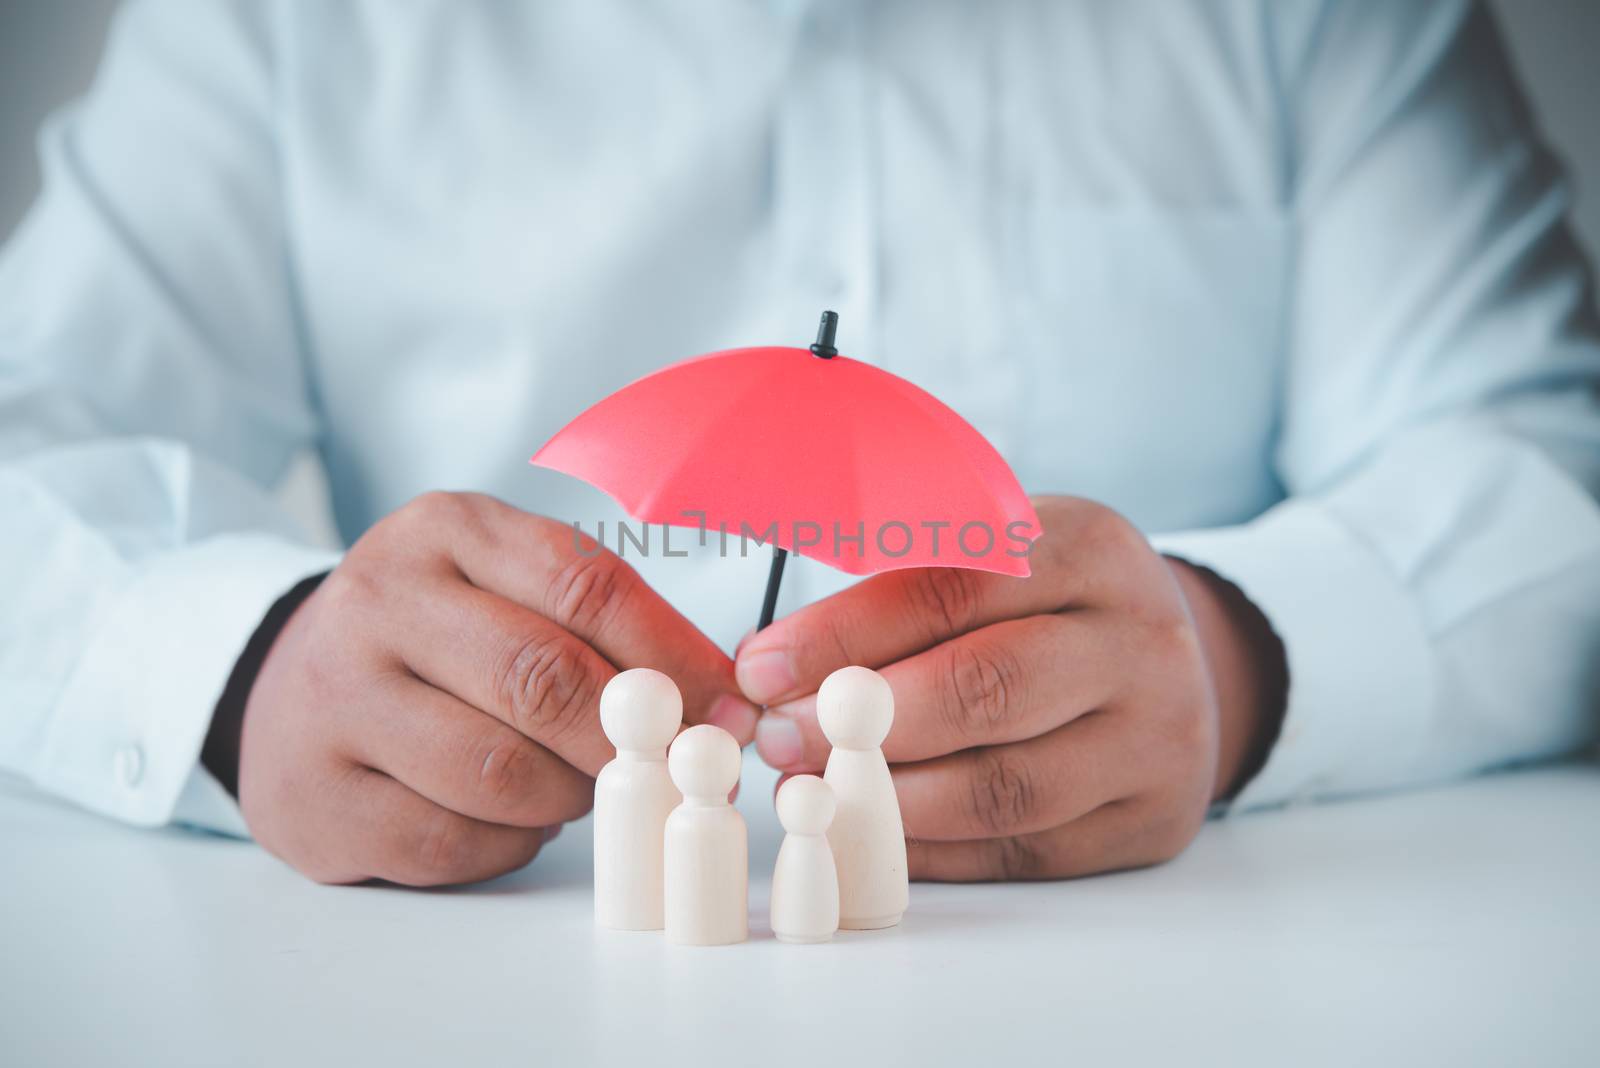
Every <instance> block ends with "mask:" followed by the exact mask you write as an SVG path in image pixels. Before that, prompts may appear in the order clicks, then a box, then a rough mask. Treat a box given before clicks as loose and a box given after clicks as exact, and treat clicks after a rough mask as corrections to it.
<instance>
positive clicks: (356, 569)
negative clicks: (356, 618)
mask: <svg viewBox="0 0 1600 1068" xmlns="http://www.w3.org/2000/svg"><path fill="white" fill-rule="evenodd" d="M312 597H314V598H316V600H317V601H318V602H320V603H321V604H323V605H327V606H328V607H329V608H330V609H332V610H333V611H335V612H338V613H339V614H341V615H348V614H350V613H360V612H366V611H369V610H371V609H372V608H373V607H374V606H376V605H378V604H379V603H381V602H382V600H383V583H382V581H380V579H379V577H378V575H377V574H376V573H375V572H374V571H373V570H372V569H371V568H369V567H364V566H362V563H361V560H360V559H359V558H356V559H349V558H346V559H345V560H344V561H342V562H341V563H340V564H339V566H338V567H336V568H334V569H333V570H332V571H331V572H329V574H328V577H327V578H325V579H323V580H322V584H321V585H320V586H318V587H317V589H316V592H315V593H313V594H312Z"/></svg>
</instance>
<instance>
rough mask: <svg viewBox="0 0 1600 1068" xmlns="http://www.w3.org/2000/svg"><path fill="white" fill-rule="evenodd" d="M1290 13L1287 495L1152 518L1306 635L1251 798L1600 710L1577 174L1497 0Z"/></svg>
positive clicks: (1585, 281)
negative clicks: (1554, 135) (1235, 513)
mask: <svg viewBox="0 0 1600 1068" xmlns="http://www.w3.org/2000/svg"><path fill="white" fill-rule="evenodd" d="M1265 6H1266V8H1267V9H1268V10H1269V12H1270V15H1269V22H1270V24H1271V25H1272V30H1273V33H1274V34H1275V37H1274V47H1276V48H1277V49H1278V50H1279V55H1278V56H1277V66H1278V69H1279V70H1280V71H1281V72H1282V78H1283V80H1284V84H1283V85H1282V87H1281V88H1282V92H1283V98H1284V100H1285V109H1286V119H1285V127H1286V129H1287V130H1288V131H1290V132H1289V134H1288V137H1289V141H1290V144H1289V146H1288V148H1287V158H1288V161H1289V168H1290V173H1291V175H1292V183H1291V184H1292V189H1293V194H1292V198H1293V202H1292V207H1291V210H1292V211H1293V213H1294V216H1295V226H1296V243H1297V252H1296V263H1295V281H1294V288H1293V294H1294V296H1293V308H1292V311H1291V314H1290V316H1289V321H1288V322H1289V325H1288V329H1287V331H1286V336H1285V340H1284V344H1285V348H1286V350H1287V351H1286V374H1285V380H1284V383H1283V400H1282V425H1281V427H1280V433H1279V436H1278V441H1277V446H1276V454H1275V467H1276V471H1277V474H1278V477H1279V478H1280V479H1281V481H1282V483H1283V486H1284V488H1285V491H1286V494H1287V499H1286V500H1285V501H1284V502H1283V503H1282V504H1280V505H1278V506H1277V507H1275V508H1273V509H1271V510H1270V511H1268V512H1267V513H1266V514H1264V515H1262V516H1260V517H1259V518H1257V519H1256V520H1255V521H1253V522H1250V523H1247V524H1244V525H1242V526H1238V527H1232V528H1226V529H1220V530H1209V531H1193V532H1182V533H1176V534H1172V535H1167V536H1161V537H1157V538H1155V539H1153V541H1154V543H1155V544H1156V545H1157V547H1158V548H1160V549H1162V550H1163V551H1165V552H1170V553H1172V554H1174V555H1177V556H1180V557H1184V558H1187V559H1190V560H1192V561H1194V562H1197V563H1201V564H1204V565H1206V566H1208V567H1211V568H1212V569H1213V570H1215V571H1217V572H1218V573H1220V574H1223V575H1225V576H1227V577H1228V578H1229V579H1231V580H1232V581H1233V582H1234V583H1235V584H1237V585H1238V586H1239V587H1240V588H1241V589H1242V590H1243V591H1244V592H1245V593H1246V595H1248V596H1249V597H1250V598H1251V599H1252V600H1253V601H1254V602H1255V603H1256V605H1257V606H1258V607H1260V608H1261V609H1262V611H1263V612H1264V613H1265V614H1266V616H1267V617H1268V619H1269V621H1270V622H1271V624H1272V626H1273V628H1274V629H1275V631H1276V632H1277V633H1278V635H1279V637H1280V638H1281V639H1282V640H1283V643H1284V647H1285V651H1286V654H1287V659H1288V666H1289V699H1288V707H1287V712H1286V716H1285V720H1284V725H1283V730H1282V732H1281V734H1280V736H1279V739H1278V742H1277V743H1276V745H1275V747H1274V750H1273V752H1272V753H1271V755H1270V756H1269V758H1268V761H1267V763H1266V765H1265V766H1264V767H1263V769H1262V771H1261V773H1260V774H1259V775H1258V776H1257V777H1256V778H1255V779H1254V780H1253V781H1252V782H1251V783H1249V784H1248V785H1247V786H1246V787H1245V789H1244V790H1243V792H1242V793H1241V794H1240V796H1239V798H1238V804H1239V805H1242V806H1251V805H1259V804H1271V803H1281V802H1285V801H1291V800H1298V799H1310V798H1319V797H1326V796H1333V795H1341V794H1350V793H1357V792H1363V791H1369V790H1381V789H1388V788H1393V787H1399V786H1405V785H1412V784H1416V783H1423V782H1429V781H1436V780H1442V779H1446V778H1450V777H1454V776H1459V775H1463V774H1466V773H1470V772H1473V771H1477V770H1481V769H1486V768H1490V767H1494V766H1497V765H1504V764H1508V763H1512V762H1517V761H1524V760H1532V759H1537V758H1541V757H1546V756H1550V755H1553V754H1558V753H1562V752H1565V751H1570V750H1572V749H1574V748H1576V747H1578V746H1579V745H1581V744H1583V743H1584V742H1586V741H1588V740H1590V739H1592V738H1593V737H1594V734H1595V726H1596V723H1595V714H1594V709H1593V698H1594V694H1595V685H1594V670H1595V665H1596V664H1597V663H1600V511H1597V509H1596V505H1595V492H1596V489H1597V487H1600V477H1597V476H1600V408H1597V406H1596V389H1597V386H1600V343H1597V336H1600V332H1597V329H1596V323H1595V318H1594V300H1593V293H1592V291H1591V288H1590V279H1589V277H1588V273H1587V270H1586V267H1585V265H1584V262H1583V259H1582V256H1581V254H1580V253H1579V251H1578V250H1577V248H1576V247H1575V245H1574V243H1573V240H1572V238H1571V236H1570V234H1569V232H1568V230H1567V228H1566V225H1565V222H1564V215H1565V212H1566V208H1567V206H1568V193H1567V188H1566V186H1565V185H1564V183H1563V182H1562V180H1561V176H1560V173H1559V168H1558V167H1557V165H1556V164H1555V162H1554V161H1553V159H1552V158H1551V156H1550V154H1549V153H1548V152H1547V151H1546V150H1545V149H1544V148H1543V147H1542V146H1541V144H1540V143H1539V141H1538V139H1537V136H1536V134H1535V131H1534V126H1533V122H1532V119H1531V117H1530V115H1529V114H1528V111H1527V109H1526V107H1525V105H1524V104H1523V102H1522V101H1521V99H1520V97H1519V96H1518V93H1517V91H1516V88H1515V85H1514V81H1513V78H1512V75H1511V72H1510V70H1509V69H1508V65H1507V62H1506V60H1505V57H1504V55H1503V53H1502V50H1501V46H1500V43H1499V41H1498V38H1497V35H1496V32H1495V29H1494V26H1493V24H1492V22H1491V20H1490V18H1489V16H1488V14H1487V13H1486V12H1485V11H1484V10H1483V9H1482V8H1481V7H1479V6H1477V5H1475V4H1470V3H1464V2H1446V3H1438V4H1430V5H1422V4H1417V5H1412V4H1338V5H1324V6H1318V7H1306V8H1294V9H1291V8H1289V7H1288V6H1283V7H1277V6H1275V5H1265Z"/></svg>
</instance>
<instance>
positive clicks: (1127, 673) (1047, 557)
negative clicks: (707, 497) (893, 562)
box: [736, 497, 1285, 880]
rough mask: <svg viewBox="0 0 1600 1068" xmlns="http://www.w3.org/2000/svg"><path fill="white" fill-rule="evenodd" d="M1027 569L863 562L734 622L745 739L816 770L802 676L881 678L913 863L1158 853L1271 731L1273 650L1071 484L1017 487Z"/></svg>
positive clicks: (919, 870)
mask: <svg viewBox="0 0 1600 1068" xmlns="http://www.w3.org/2000/svg"><path fill="white" fill-rule="evenodd" d="M1034 503H1035V505H1036V508H1037V510H1038V513H1039V518H1040V522H1041V524H1042V525H1043V528H1044V532H1045V533H1044V536H1043V537H1042V538H1041V539H1040V540H1039V541H1038V542H1036V543H1035V545H1034V548H1033V552H1032V558H1031V561H1030V562H1031V566H1032V572H1033V574H1032V575H1031V577H1029V578H1026V579H1018V578H1011V577H1007V576H1001V575H993V574H989V573H985V572H980V571H973V570H961V569H955V568H919V569H910V570H903V571H895V572H890V573H887V574H884V575H879V576H875V577H873V578H870V579H867V580H865V581H863V582H861V583H859V584H857V585H855V586H853V587H851V588H849V589H847V590H845V591H843V592H841V593H839V594H836V595H835V596H833V597H830V598H828V599H826V600H823V601H819V602H817V603H816V604H813V605H809V606H807V607H806V608H803V609H801V610H800V611H798V612H795V613H794V614H793V615H791V616H789V617H787V618H785V619H782V620H779V621H778V622H776V623H774V624H773V625H772V626H770V627H768V628H767V629H766V630H763V631H761V632H760V633H758V634H755V635H753V636H751V637H749V638H747V639H746V640H745V642H744V643H743V644H742V645H741V647H740V649H739V650H738V654H737V659H736V673H737V677H738V681H739V684H740V686H741V688H742V690H743V692H744V694H745V696H747V697H749V698H750V699H751V700H752V701H754V702H757V703H760V704H766V705H769V706H770V707H769V708H768V709H767V711H766V712H765V713H764V714H763V716H762V719H761V721H760V723H759V725H758V727H757V732H756V745H757V749H758V751H759V752H760V754H761V756H762V757H763V758H764V759H765V760H766V761H767V762H768V763H769V764H771V765H773V766H774V767H776V768H778V769H779V770H781V771H784V772H786V773H790V774H792V773H797V772H803V771H816V770H818V769H820V768H821V767H822V766H823V765H824V764H825V762H826V760H827V756H828V752H829V746H828V742H827V739H826V738H825V737H824V736H823V734H822V732H821V730H820V728H819V727H818V726H817V719H816V697H815V694H816V690H817V687H818V686H819V685H820V684H821V682H822V680H823V679H824V678H826V677H827V676H828V674H829V673H830V672H832V671H834V670H835V669H837V668H840V667H843V666H845V665H846V664H862V665H866V666H868V667H872V668H876V669H878V670H880V671H881V672H882V673H883V675H884V677H885V678H886V679H887V680H888V681H889V683H890V686H891V687H892V689H893V690H894V695H895V720H894V726H893V728H892V729H891V730H890V733H889V736H888V738H887V739H886V740H885V742H884V746H883V751H884V755H885V756H886V757H887V758H888V760H889V762H890V765H891V772H892V774H893V777H894V782H895V788H896V791H897V792H898V794H899V799H900V807H901V814H902V817H903V820H904V823H905V831H906V837H907V840H908V859H909V862H910V865H911V874H912V876H913V877H914V878H923V879H937V880H982V879H1038V878H1063V877H1069V876H1076V875H1083V874H1089V873H1093V872H1099V871H1106V870H1112V869H1118V868H1127V867H1137V866H1141V865H1147V864H1152V863H1156V862H1159V861H1163V860H1166V859H1169V858H1171V857H1173V856H1175V855H1176V854H1178V853H1179V852H1181V851H1182V850H1183V849H1184V848H1185V847H1186V846H1187V845H1188V843H1189V842H1190V840H1191V839H1193V837H1194V836H1195V834H1196V833H1197V831H1198V830H1199V828H1200V826H1201V824H1202V822H1203V821H1204V819H1205V816H1206V812H1207V810H1208V808H1209V806H1210V803H1211V802H1212V801H1213V800H1214V799H1216V798H1219V797H1223V796H1225V795H1227V794H1228V793H1229V792H1230V791H1231V790H1232V789H1234V788H1235V787H1236V786H1237V784H1238V783H1239V781H1240V780H1241V779H1242V778H1243V777H1245V776H1246V775H1247V774H1248V773H1249V771H1250V769H1251V768H1252V767H1253V766H1254V765H1255V764H1256V763H1258V762H1259V759H1260V758H1261V756H1262V754H1263V753H1264V749H1265V747H1266V746H1267V745H1268V744H1270V741H1271V736H1272V733H1273V731H1274V730H1275V727H1276V722H1277V717H1278V715H1279V710H1280V708H1281V704H1282V700H1283V689H1284V686H1285V682H1284V680H1283V671H1284V669H1283V653H1282V650H1281V648H1280V647H1279V645H1278V642H1277V639H1276V638H1275V637H1273V635H1272V633H1271V630H1270V628H1269V627H1268V626H1267V624H1266V621H1265V620H1264V619H1263V618H1262V617H1261V615H1260V613H1259V612H1258V611H1256V609H1255V608H1254V607H1253V606H1252V605H1250V604H1249V602H1248V601H1246V600H1245V599H1244V598H1243V596H1242V595H1241V594H1239V592H1238V591H1237V590H1235V589H1233V588H1232V587H1231V586H1230V585H1228V584H1227V583H1225V582H1223V581H1222V580H1220V579H1218V578H1217V577H1216V576H1214V575H1212V574H1210V573H1209V572H1205V571H1202V570H1199V569H1196V568H1192V567H1190V566H1189V565H1187V564H1185V563H1183V562H1181V561H1177V560H1170V559H1166V558H1163V557H1162V556H1160V555H1159V554H1157V553H1156V552H1155V551H1154V550H1153V549H1152V548H1151V546H1150V544H1149V542H1148V541H1147V540H1146V539H1145V538H1144V536H1143V535H1141V534H1140V533H1139V531H1138V530H1136V529H1135V528H1134V527H1133V526H1132V525H1131V524H1129V523H1128V522H1127V521H1126V520H1124V519H1123V518H1122V517H1121V516H1119V515H1117V514H1116V513H1115V512H1113V511H1111V510H1110V509H1107V508H1105V507H1103V506H1100V505H1097V504H1094V503H1092V502H1089V501H1084V500H1079V499H1074V498H1067V497H1049V498H1039V499H1036V500H1035V502H1034Z"/></svg>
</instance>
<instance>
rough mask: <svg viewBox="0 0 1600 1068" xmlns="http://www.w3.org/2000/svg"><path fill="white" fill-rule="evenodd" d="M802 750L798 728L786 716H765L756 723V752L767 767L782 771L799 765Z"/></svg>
mask: <svg viewBox="0 0 1600 1068" xmlns="http://www.w3.org/2000/svg"><path fill="white" fill-rule="evenodd" d="M804 748H805V747H804V746H803V745H802V744H801V742H800V728H799V727H797V726H796V725H795V722H794V720H792V719H789V718H788V717H787V716H774V715H765V716H762V717H761V719H760V720H759V721H758V722H757V723H756V752H757V753H760V754H761V759H762V760H765V761H766V762H767V764H768V765H769V766H771V767H774V768H778V769H779V770H782V769H783V768H787V767H790V766H791V765H794V764H798V763H800V757H801V756H802V755H803V753H804Z"/></svg>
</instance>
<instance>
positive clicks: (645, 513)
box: [532, 312, 1041, 599]
mask: <svg viewBox="0 0 1600 1068" xmlns="http://www.w3.org/2000/svg"><path fill="white" fill-rule="evenodd" d="M832 316H833V313H831V312H829V313H827V314H826V315H825V316H824V321H823V322H824V326H823V331H822V333H821V334H820V335H819V338H818V343H817V344H816V345H813V346H812V347H811V349H809V350H807V349H802V348H777V347H771V348H748V349H731V350H728V351H725V352H714V353H711V354H709V355H706V356H698V357H695V358H693V359H689V360H685V361H683V362H681V363H677V364H673V365H672V366H670V367H666V368H664V369H662V370H660V371H656V372H654V373H653V374H650V375H646V376H645V377H644V378H641V379H639V380H638V381H636V382H634V383H632V384H631V385H628V386H625V387H623V388H622V389H620V390H618V391H617V392H615V393H613V394H611V395H610V396H609V397H606V398H605V399H604V400H601V401H600V402H599V403H597V404H595V405H594V406H593V407H591V408H589V409H588V410H587V411H585V412H583V413H582V414H581V415H579V416H578V417H577V418H576V419H574V420H573V421H572V422H571V423H569V424H568V425H567V426H566V427H565V428H564V429H562V430H561V431H560V432H559V433H557V434H556V435H555V437H553V438H551V439H550V441H549V442H548V443H547V444H546V445H545V446H544V447H543V448H542V449H540V450H539V452H538V453H537V454H536V455H535V456H534V457H533V460H532V462H533V463H534V464H537V465H539V466H541V467H547V468H550V469H552V470H556V471H562V472H565V473H566V474H569V475H573V476H575V477H577V478H581V479H583V480H584V481H585V482H588V483H590V484H591V485H593V486H595V487H597V488H599V489H600V490H602V491H604V492H605V493H606V494H607V495H609V496H610V497H611V498H612V499H614V500H615V501H616V502H617V503H618V504H620V505H621V506H622V508H623V509H624V510H625V511H627V513H628V514H629V515H631V516H632V517H634V518H635V519H639V520H643V521H645V522H649V523H661V524H666V525H671V526H689V527H699V526H701V525H702V523H703V524H704V528H705V529H710V530H712V531H717V530H719V529H721V530H726V531H727V532H728V534H729V535H730V536H737V535H741V534H742V535H745V536H748V537H755V538H758V539H760V540H762V541H764V542H766V541H770V542H772V543H774V544H776V545H777V546H778V547H779V548H780V549H782V550H787V551H789V552H795V553H798V554H800V555H802V556H806V557H809V558H811V559H814V560H819V561H821V562H822V563H825V564H828V565H830V566H832V567H836V568H839V569H840V570H842V571H845V572H848V573H850V574H853V575H866V574H872V573H876V572H880V571H888V570H893V569H896V568H906V567H930V566H937V567H965V568H975V569H979V570H984V571H993V572H998V573H1000V574H1007V575H1017V576H1026V575H1028V574H1029V566H1028V559H1027V555H1026V548H1027V546H1028V544H1029V543H1030V542H1031V540H1032V539H1033V538H1035V537H1037V536H1038V535H1039V533H1040V532H1041V528H1040V526H1039V520H1038V516H1037V515H1036V514H1035V513H1034V510H1033V506H1032V505H1031V504H1030V503H1029V501H1028V497H1027V495H1026V494H1025V493H1024V492H1023V491H1022V487H1021V486H1019V485H1018V484H1017V480H1016V477H1015V476H1014V475H1013V474H1012V473H1011V469H1010V467H1009V466H1008V465H1007V464H1006V462H1005V460H1003V459H1002V458H1001V457H1000V454H999V453H997V452H996V451H995V450H994V448H993V446H991V445H990V444H989V442H988V441H987V440H986V439H985V438H984V437H983V435H982V434H980V433H978V432H977V431H976V430H975V429H973V427H972V426H971V425H970V424H969V423H967V422H966V420H964V419H962V418H961V417H960V416H959V415H957V414H956V413H955V412H954V411H952V410H951V409H950V408H949V407H947V406H946V405H944V404H943V403H941V402H940V401H939V400H937V399H936V398H935V397H933V396H932V395H931V394H929V393H927V392H926V391H925V390H923V389H921V388H919V387H917V386H915V385H913V384H911V383H910V382H908V381H906V380H905V379H903V378H900V377H898V376H897V375H893V374H890V373H889V372H887V371H884V370H882V369H881V368H878V367H874V366H872V365H871V364H867V363H862V362H861V361H859V360H852V359H850V358H849V357H846V356H839V355H837V354H835V353H834V350H833V348H832V333H833V323H834V321H836V317H832ZM779 559H780V561H781V556H780V557H779ZM779 567H780V568H781V563H780V565H779ZM775 570H776V569H775ZM775 585H776V579H775V580H774V586H775ZM775 592H776V590H775V588H774V589H773V590H772V591H770V593H772V594H775ZM769 599H770V598H769Z"/></svg>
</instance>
